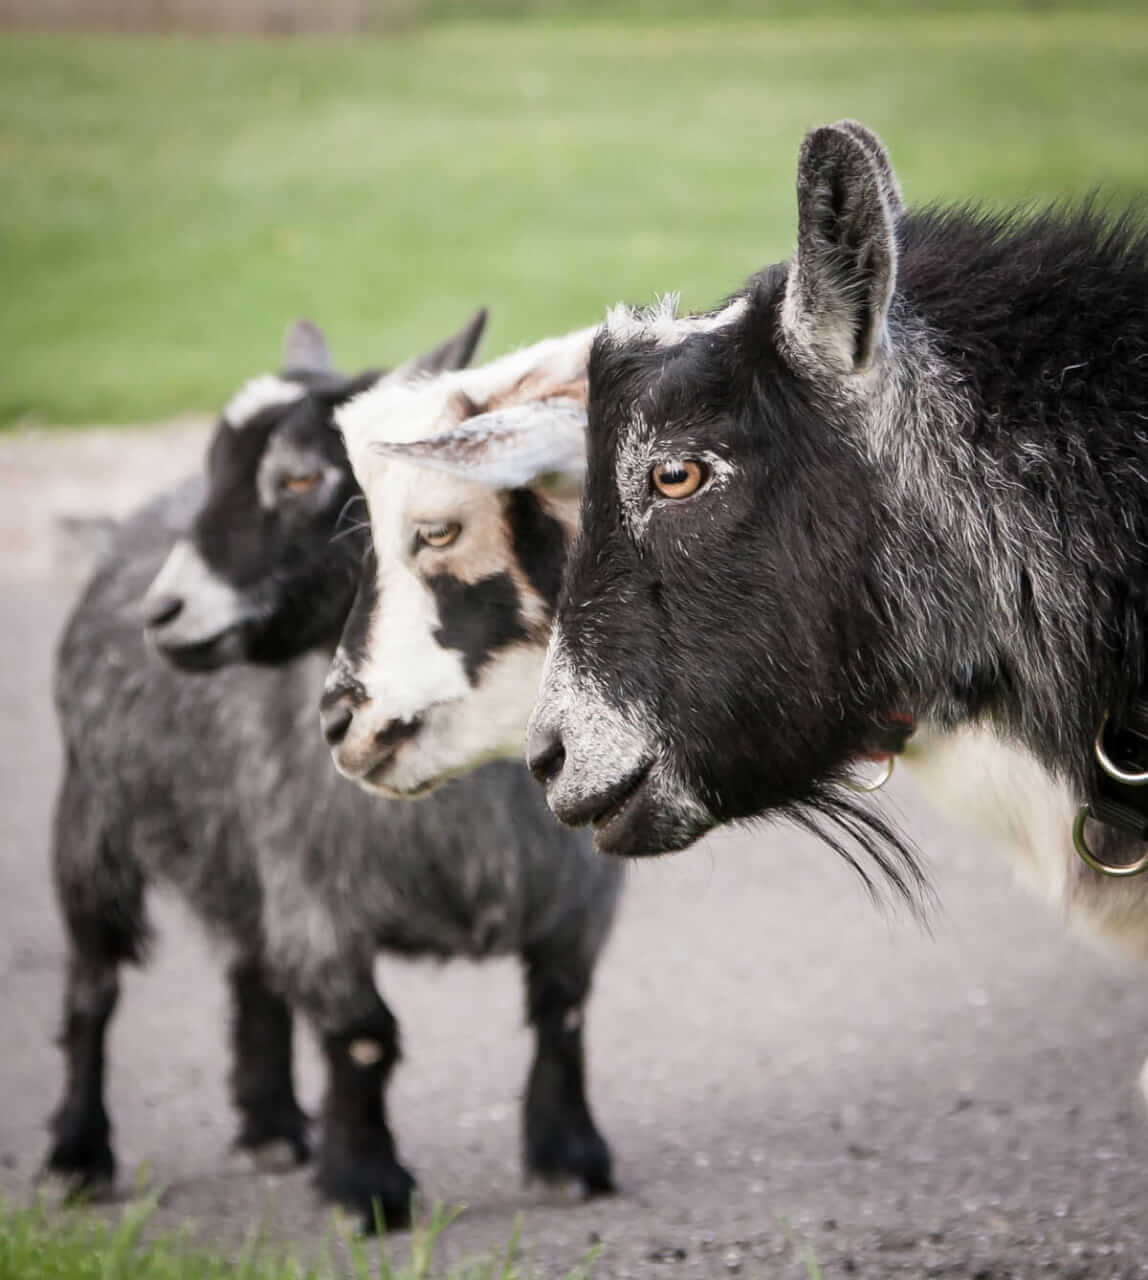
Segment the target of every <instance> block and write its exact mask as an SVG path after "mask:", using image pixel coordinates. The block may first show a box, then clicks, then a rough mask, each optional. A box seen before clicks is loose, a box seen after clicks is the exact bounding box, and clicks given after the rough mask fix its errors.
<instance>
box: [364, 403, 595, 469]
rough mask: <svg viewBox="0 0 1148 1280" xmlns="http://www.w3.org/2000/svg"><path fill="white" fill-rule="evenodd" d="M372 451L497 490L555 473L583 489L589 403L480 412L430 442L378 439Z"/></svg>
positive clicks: (541, 405) (538, 404)
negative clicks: (384, 440) (397, 441)
mask: <svg viewBox="0 0 1148 1280" xmlns="http://www.w3.org/2000/svg"><path fill="white" fill-rule="evenodd" d="M371 449H372V451H373V452H375V453H377V454H380V455H382V456H383V457H388V458H400V459H402V460H404V461H406V462H417V463H418V464H419V465H420V466H427V467H432V468H434V469H435V470H436V471H446V472H448V473H449V474H451V475H456V476H461V477H462V478H463V479H466V480H473V481H475V482H476V483H478V484H484V485H488V486H489V487H490V488H492V489H520V488H522V487H524V486H525V485H532V484H534V483H536V482H538V481H541V480H542V479H544V478H546V479H549V478H551V477H555V478H557V479H558V480H559V481H560V482H562V483H564V484H565V485H570V484H574V485H577V486H578V487H581V483H582V476H583V473H584V472H585V469H586V406H585V405H584V404H580V403H579V402H578V401H577V400H570V399H567V398H565V397H558V398H555V399H552V400H536V401H531V402H530V403H529V404H518V405H512V406H510V407H508V408H505V409H494V410H492V411H491V412H490V413H480V414H477V415H476V416H474V417H472V418H467V419H466V420H465V421H464V422H461V423H460V424H459V425H458V426H457V427H452V428H451V429H450V430H449V431H443V432H441V433H440V434H439V435H437V436H430V437H428V438H427V439H425V440H411V441H407V442H404V443H390V442H379V443H377V444H374V445H372V446H371Z"/></svg>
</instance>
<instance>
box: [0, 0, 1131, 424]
mask: <svg viewBox="0 0 1148 1280" xmlns="http://www.w3.org/2000/svg"><path fill="white" fill-rule="evenodd" d="M432 7H433V6H432ZM567 7H569V6H567ZM582 7H583V8H584V7H585V6H584V5H583V6H582ZM881 7H883V6H882V5H881V4H880V3H879V0H872V3H870V4H868V5H867V6H866V8H867V10H873V9H877V8H881ZM943 7H944V8H946V9H947V8H951V6H950V5H948V4H946V5H945V6H943ZM845 114H849V115H854V116H857V117H859V118H861V119H863V120H865V121H866V122H867V123H869V124H871V125H872V126H874V127H875V128H876V129H878V130H879V131H880V132H881V133H882V134H883V135H884V137H885V138H886V140H887V141H888V143H889V144H890V145H891V147H892V150H893V155H894V159H895V161H896V163H897V166H898V169H899V172H900V174H901V176H902V179H903V182H904V185H905V188H906V192H907V194H908V196H909V198H910V199H914V200H932V199H937V198H964V197H967V196H971V195H976V196H979V197H981V198H984V199H987V200H989V201H991V202H1003V201H1013V200H1017V199H1038V200H1039V199H1046V198H1050V197H1055V196H1060V195H1065V194H1071V193H1080V192H1084V191H1086V190H1088V189H1090V188H1092V187H1096V186H1099V187H1101V188H1103V189H1104V190H1105V191H1106V192H1108V193H1110V194H1111V195H1112V196H1113V198H1115V199H1124V198H1126V197H1128V196H1131V195H1133V194H1135V193H1138V192H1142V191H1144V190H1145V189H1148V151H1146V150H1145V147H1144V139H1145V137H1146V136H1148V15H1145V14H1139V15H1138V14H1136V13H1133V12H1122V11H1120V9H1119V8H1116V9H1111V10H1105V11H1095V10H1088V11H1084V10H1082V11H1080V12H1077V13H1065V12H1056V13H1053V14H1049V15H1044V14H1041V13H1025V12H1017V11H1012V12H1003V13H996V12H985V11H981V12H976V13H968V14H959V13H956V12H945V13H940V14H931V15H926V16H924V17H910V16H905V15H904V14H894V15H880V14H878V15H877V16H873V14H872V13H871V12H869V13H867V15H866V16H864V17H861V18H856V17H852V16H848V15H847V14H846V15H843V16H840V17H837V18H829V17H819V18H815V19H811V20H800V19H792V18H788V19H785V20H776V21H751V20H734V21H726V22H714V23H708V24H705V23H701V24H699V23H698V22H691V21H688V20H679V21H673V22H665V23H662V24H661V25H651V24H650V23H648V22H647V23H637V22H629V23H617V24H610V23H604V22H593V21H591V22H580V23H575V24H570V25H566V26H562V25H556V24H548V23H531V24H527V25H521V24H520V25H512V24H508V23H499V22H491V23H486V24H479V25H457V24H450V23H448V24H443V25H435V24H432V25H430V26H424V27H420V28H415V29H412V30H411V31H410V32H408V33H405V34H403V35H401V36H395V37H390V38H378V39H373V40H359V41H313V42H286V41H269V42H257V41H249V42H244V41H234V42H213V41H190V40H167V41H165V40H161V39H137V40H130V39H122V38H107V37H105V38H70V37H44V36H41V37H32V36H21V37H7V38H5V39H3V40H0V171H2V172H3V174H4V177H3V180H2V188H0V190H2V199H0V352H2V353H3V354H2V356H0V422H11V421H14V420H19V419H34V420H41V421H47V422H88V421H139V420H151V419H156V418H159V417H162V416H164V415H168V414H170V413H173V412H177V411H181V410H185V409H210V408H212V407H214V406H217V405H218V404H219V403H220V402H221V400H222V399H223V398H225V397H226V395H227V394H229V392H230V391H231V390H232V389H233V388H234V386H235V384H236V383H237V382H238V381H239V380H240V379H242V378H244V377H246V376H248V375H249V374H251V373H252V372H254V371H258V370H260V369H262V368H266V367H268V366H269V365H271V364H273V363H274V361H275V358H276V356H277V354H278V343H279V339H280V335H281V334H282V332H283V329H284V327H285V325H286V323H287V321H288V320H289V319H290V318H291V317H293V316H296V315H299V314H306V315H310V316H312V317H313V318H314V319H316V320H317V321H319V322H320V323H321V324H322V325H324V326H325V327H326V328H327V330H328V332H329V333H330V335H331V337H332V340H333V345H334V348H335V351H336V354H337V356H338V357H339V358H340V360H341V362H343V363H344V364H346V365H348V366H349V365H364V364H369V363H377V362H381V361H390V360H396V359H399V358H401V357H403V356H404V355H405V354H408V353H409V352H410V351H412V350H413V349H414V348H415V347H417V346H419V345H420V344H427V343H429V342H431V341H434V340H435V339H437V338H438V337H440V336H442V334H443V333H444V332H445V331H447V330H448V329H449V328H451V327H453V326H455V325H457V324H458V323H460V322H461V320H462V319H463V317H464V316H465V315H466V314H467V313H468V311H469V309H470V308H471V307H472V306H474V305H476V304H478V303H487V304H489V305H490V306H491V308H492V318H493V328H492V333H491V338H490V341H489V342H488V345H487V346H486V348H485V350H486V352H487V353H488V354H493V353H495V352H497V351H498V350H502V349H505V348H507V347H508V346H510V345H513V344H516V343H519V342H523V341H529V340H532V339H535V338H538V337H540V336H542V335H544V334H546V333H549V332H554V331H557V330H560V329H562V328H563V327H566V326H573V325H576V324H582V323H590V322H593V321H594V320H596V319H597V318H599V317H600V316H601V314H602V312H603V309H604V307H605V306H606V305H607V304H609V303H610V302H613V301H616V300H618V299H619V298H627V299H630V300H633V301H642V300H647V299H649V298H651V297H652V296H653V294H654V293H655V292H658V291H664V290H671V289H676V290H680V291H681V293H682V295H683V299H684V301H685V303H686V304H687V305H693V306H701V305H706V304H709V303H711V302H713V301H715V300H716V299H717V298H719V297H720V296H721V295H723V294H724V293H725V292H726V291H728V290H729V289H731V288H733V287H734V286H735V285H736V284H737V283H739V282H740V281H741V280H742V279H743V278H744V277H745V275H746V274H748V273H749V272H750V271H751V270H754V269H755V268H756V267H758V266H759V265H761V264H762V263H763V262H765V261H769V260H772V259H776V258H778V257H781V256H784V255H786V254H787V253H788V251H789V248H790V245H791V242H792V235H793V194H792V189H793V167H794V159H795V156H796V151H797V146H798V143H799V141H800V138H801V135H802V133H803V131H804V130H805V129H806V128H807V127H808V126H809V125H810V124H812V123H816V122H820V121H825V120H832V119H834V118H837V117H839V116H841V115H845Z"/></svg>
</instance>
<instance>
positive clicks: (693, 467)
mask: <svg viewBox="0 0 1148 1280" xmlns="http://www.w3.org/2000/svg"><path fill="white" fill-rule="evenodd" d="M709 473H710V469H709V467H707V466H706V464H705V463H704V462H695V461H694V460H693V459H692V458H685V459H683V460H682V461H681V462H659V463H658V464H657V465H656V466H655V467H654V469H653V471H652V472H651V473H650V475H651V479H652V480H653V482H654V488H655V489H657V491H658V492H659V493H660V494H661V495H662V497H663V498H688V497H689V496H690V495H691V494H694V493H697V491H698V490H699V489H700V488H701V487H702V485H703V484H705V482H706V480H707V479H709Z"/></svg>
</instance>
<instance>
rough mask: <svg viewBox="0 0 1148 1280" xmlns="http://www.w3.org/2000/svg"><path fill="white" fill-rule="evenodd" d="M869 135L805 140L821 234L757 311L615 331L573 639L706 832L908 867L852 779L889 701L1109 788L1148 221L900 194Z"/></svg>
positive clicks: (1144, 515)
mask: <svg viewBox="0 0 1148 1280" xmlns="http://www.w3.org/2000/svg"><path fill="white" fill-rule="evenodd" d="M852 128H854V129H855V128H856V126H852ZM869 136H870V138H871V135H869ZM872 141H873V142H875V140H872ZM867 152H868V154H867ZM873 154H874V153H873V150H872V148H871V147H868V148H867V147H861V146H859V144H858V140H857V135H856V134H853V135H850V133H849V132H848V130H846V129H843V128H840V127H831V128H828V129H822V130H817V131H815V132H814V133H813V134H811V135H810V138H809V139H807V141H806V144H805V147H804V148H803V152H802V160H801V164H800V166H799V190H798V204H799V238H798V252H797V256H796V258H795V261H794V263H792V264H789V265H788V266H787V265H785V264H782V265H779V266H775V267H771V268H769V269H767V270H765V271H763V272H761V273H760V274H758V275H757V276H755V277H754V278H752V279H751V280H750V281H749V282H748V284H747V286H746V288H745V290H744V292H743V294H742V295H741V296H743V297H744V299H745V301H746V304H747V305H746V307H745V310H744V313H743V314H742V315H741V316H740V317H739V318H738V319H737V320H736V322H734V323H732V324H731V325H729V326H728V327H726V328H723V329H720V330H719V331H717V332H712V333H697V332H695V333H693V334H692V335H691V334H689V333H688V332H687V331H684V330H683V334H682V338H681V340H680V341H677V342H674V343H672V344H670V345H668V346H667V345H666V344H664V343H663V344H661V345H658V344H657V343H656V340H655V337H654V335H653V333H652V331H651V333H650V336H636V337H635V336H632V335H623V336H621V337H619V336H612V335H611V333H610V332H609V329H607V330H606V331H604V333H603V334H602V335H601V336H600V337H599V338H598V340H597V342H596V344H595V347H594V351H593V354H592V359H591V366H590V407H589V474H588V483H587V488H586V492H585V496H584V501H583V508H582V516H583V526H582V533H581V537H580V539H579V541H578V544H577V546H576V548H575V549H574V552H573V555H572V562H571V566H570V570H569V574H568V578H567V583H566V590H565V594H564V598H563V602H562V606H561V610H560V631H561V636H562V640H563V643H564V644H565V645H566V647H567V649H568V650H569V652H570V654H571V655H572V657H573V661H574V665H575V668H576V669H577V670H578V671H580V672H584V673H589V674H590V675H591V676H592V677H593V678H594V679H595V680H596V682H597V683H598V684H599V685H601V686H602V687H604V688H605V690H606V693H607V696H608V697H609V699H610V700H611V701H612V702H614V703H616V705H618V706H620V707H626V706H631V707H632V706H638V707H639V708H640V709H642V714H644V715H646V716H647V717H648V718H649V719H650V720H651V721H652V723H653V724H654V725H655V726H656V728H655V730H654V731H653V733H654V735H655V737H656V740H657V747H658V749H659V750H661V751H662V752H664V753H665V754H666V755H667V756H668V758H669V759H670V760H671V761H672V765H673V768H674V769H675V770H676V771H677V773H678V776H679V777H681V778H682V779H684V780H685V782H686V784H687V785H688V787H689V790H690V793H691V794H692V795H693V796H694V797H695V798H697V799H700V800H701V801H702V802H703V803H704V805H705V807H706V808H707V809H708V811H709V820H708V821H706V822H695V823H694V825H693V827H692V829H691V830H690V831H689V833H688V835H689V836H690V837H696V836H697V835H699V834H701V831H702V830H704V829H705V827H706V826H708V825H713V824H715V823H723V822H728V821H731V820H734V819H739V818H745V817H750V816H753V815H757V814H762V813H765V812H768V811H778V810H781V811H785V812H787V813H790V814H801V813H804V814H806V815H807V817H806V819H805V820H806V821H807V822H816V821H817V816H818V815H821V816H822V817H826V816H827V817H829V819H830V820H831V822H832V823H833V824H834V825H835V826H836V828H837V829H838V830H839V831H840V832H842V833H843V834H845V835H850V836H853V837H855V838H856V839H858V840H859V841H860V843H861V844H862V846H863V847H866V848H867V849H868V851H869V852H870V853H873V854H875V855H876V856H877V857H878V860H879V862H880V864H881V867H882V870H883V871H884V872H885V873H886V874H887V875H890V876H892V878H893V880H894V883H895V884H896V885H897V887H898V888H899V889H902V890H913V889H915V888H916V887H917V885H918V883H919V876H918V873H917V871H916V869H915V866H914V863H913V862H912V859H911V857H910V856H909V855H908V852H907V851H906V850H905V848H904V847H903V846H901V845H899V844H898V843H896V842H895V841H893V840H892V839H891V837H890V833H889V831H888V829H887V828H882V827H880V826H878V825H876V824H875V823H874V820H873V819H872V817H871V816H870V815H869V814H868V813H866V812H864V811H862V810H859V809H858V808H857V807H856V806H855V805H853V804H852V803H851V802H849V801H848V800H845V799H844V798H843V797H842V793H841V791H840V790H839V789H838V786H837V783H838V780H839V779H840V778H841V776H842V774H843V773H844V771H846V770H847V769H848V768H849V767H850V765H851V764H852V762H853V761H854V760H855V759H856V757H857V756H858V754H860V753H863V752H864V751H865V750H866V748H867V747H868V746H870V745H871V744H873V743H874V742H875V741H877V740H878V739H879V737H880V726H881V723H882V721H883V719H884V718H885V717H887V716H888V714H889V713H890V712H891V711H894V712H899V713H908V714H911V715H913V716H914V717H924V718H932V719H934V720H936V721H938V722H939V723H941V724H942V725H953V724H955V723H958V722H961V721H966V720H971V719H976V718H986V717H987V718H989V719H991V720H992V721H993V722H994V723H995V724H996V725H997V726H998V727H999V729H1000V731H1001V732H1003V733H1004V734H1006V735H1007V736H1010V737H1013V738H1016V739H1018V740H1020V741H1021V742H1023V743H1024V744H1025V745H1027V747H1028V748H1029V749H1030V750H1031V751H1032V752H1034V753H1035V755H1036V756H1038V757H1039V758H1040V759H1041V760H1042V761H1043V762H1044V763H1045V764H1046V765H1048V766H1049V767H1051V768H1052V769H1053V770H1054V771H1055V772H1057V773H1060V774H1062V775H1066V776H1068V777H1069V778H1071V779H1072V780H1073V782H1074V783H1075V785H1076V787H1077V789H1078V791H1079V793H1080V794H1081V796H1082V797H1083V796H1084V795H1085V794H1086V791H1087V785H1088V777H1089V774H1090V760H1091V754H1090V749H1091V741H1092V737H1093V735H1094V734H1095V732H1096V727H1097V725H1098V723H1099V720H1100V717H1101V715H1102V713H1103V711H1104V710H1105V709H1106V708H1111V709H1112V710H1113V711H1114V713H1116V714H1118V713H1119V711H1120V709H1121V708H1122V707H1123V706H1124V705H1125V704H1126V703H1127V701H1128V699H1129V697H1130V695H1131V693H1132V692H1133V690H1134V689H1135V688H1136V687H1137V686H1138V685H1139V684H1140V683H1141V681H1142V680H1143V678H1144V674H1145V649H1144V646H1145V633H1144V627H1145V594H1146V591H1148V235H1146V232H1145V228H1144V224H1143V222H1142V221H1141V220H1140V219H1139V217H1138V216H1135V215H1133V214H1125V215H1123V216H1120V217H1116V218H1111V217H1108V216H1106V215H1105V214H1104V213H1103V211H1101V210H1100V209H1098V208H1097V207H1096V206H1095V205H1093V204H1087V205H1084V206H1082V207H1074V208H1061V207H1058V208H1052V209H1048V210H1045V211H1043V212H1040V213H1037V214H1035V215H1029V214H1025V213H1023V212H1014V213H1008V214H993V213H986V212H983V211H980V210H977V209H975V208H969V207H964V208H956V209H944V210H941V209H927V210H925V211H923V212H920V213H905V214H902V213H901V211H900V209H899V204H898V202H897V198H896V196H895V193H894V192H893V190H892V189H891V187H890V181H891V180H890V179H889V178H888V174H887V173H886V174H882V173H881V172H879V171H878V166H877V165H876V164H875V163H874V160H873ZM894 264H895V270H894ZM787 292H788V295H789V297H788V302H787ZM890 295H891V297H890ZM886 304H888V305H886ZM865 335H869V337H868V338H866V337H865ZM707 454H708V455H709V456H710V457H712V458H713V459H715V460H716V462H717V463H718V464H728V470H726V471H725V472H723V471H722V467H721V465H718V466H716V467H715V468H714V476H713V479H711V481H710V483H709V484H708V485H706V486H703V488H702V489H701V490H700V491H699V492H698V493H697V494H696V495H695V496H694V497H691V498H688V499H684V500H681V501H676V502H675V501H668V500H665V499H661V498H659V497H658V495H657V494H656V493H655V491H654V489H653V487H652V485H651V482H650V480H649V475H650V469H651V468H652V466H653V465H654V463H655V462H657V461H658V460H662V459H670V460H673V459H681V458H683V457H684V458H699V457H700V458H703V459H704V457H705V456H706V455H707ZM882 850H885V851H886V852H885V854H883V853H882ZM633 851H634V852H637V851H638V850H633Z"/></svg>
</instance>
